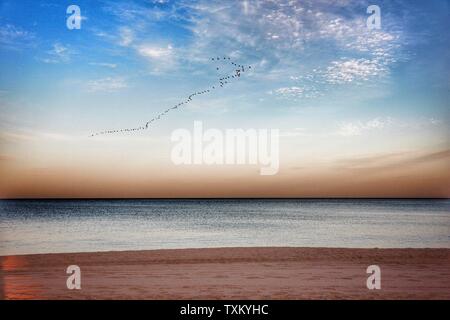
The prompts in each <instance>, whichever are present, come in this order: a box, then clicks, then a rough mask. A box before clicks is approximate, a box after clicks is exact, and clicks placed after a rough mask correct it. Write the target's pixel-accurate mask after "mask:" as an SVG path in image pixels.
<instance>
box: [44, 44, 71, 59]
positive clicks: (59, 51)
mask: <svg viewBox="0 0 450 320" xmlns="http://www.w3.org/2000/svg"><path fill="white" fill-rule="evenodd" d="M73 54H74V52H73V51H72V50H71V49H69V47H68V46H65V45H63V44H61V43H59V42H57V43H54V44H53V46H52V49H51V50H49V51H47V56H46V57H44V58H42V59H41V60H42V62H45V63H66V62H69V61H70V59H71V56H72V55H73Z"/></svg>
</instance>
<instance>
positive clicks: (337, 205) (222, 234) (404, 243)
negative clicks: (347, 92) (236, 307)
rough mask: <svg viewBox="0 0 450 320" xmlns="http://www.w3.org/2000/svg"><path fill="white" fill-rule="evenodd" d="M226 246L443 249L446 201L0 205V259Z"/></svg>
mask: <svg viewBox="0 0 450 320" xmlns="http://www.w3.org/2000/svg"><path fill="white" fill-rule="evenodd" d="M232 246H239V247H249V246H296V247H348V248H375V247H377V248H450V200H404V199H389V200H388V199H370V200H356V199H276V200H275V199H211V200H207V199H201V200H194V199H192V200H169V199H167V200H161V199H158V200H156V199H129V200H128V199H127V200H0V255H14V254H33V253H60V252H94V251H122V250H144V249H169V248H206V247H232Z"/></svg>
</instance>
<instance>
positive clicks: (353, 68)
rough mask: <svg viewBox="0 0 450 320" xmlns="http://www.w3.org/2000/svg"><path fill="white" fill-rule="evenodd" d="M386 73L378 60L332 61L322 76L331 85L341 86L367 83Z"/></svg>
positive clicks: (384, 67) (385, 69)
mask: <svg viewBox="0 0 450 320" xmlns="http://www.w3.org/2000/svg"><path fill="white" fill-rule="evenodd" d="M387 72H388V70H387V68H386V66H385V65H384V64H383V63H381V62H380V61H379V60H378V59H372V60H369V59H363V58H362V59H341V60H337V61H332V62H331V63H330V66H328V67H327V68H326V71H325V73H324V76H325V79H326V81H327V82H329V83H331V84H343V83H351V82H358V81H367V80H369V79H370V78H372V77H376V76H381V75H384V74H386V73H387Z"/></svg>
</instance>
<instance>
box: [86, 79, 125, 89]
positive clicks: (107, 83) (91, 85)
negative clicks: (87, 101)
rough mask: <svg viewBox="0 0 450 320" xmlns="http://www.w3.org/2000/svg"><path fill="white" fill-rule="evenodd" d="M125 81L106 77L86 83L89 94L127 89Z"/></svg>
mask: <svg viewBox="0 0 450 320" xmlns="http://www.w3.org/2000/svg"><path fill="white" fill-rule="evenodd" d="M127 87H128V85H127V83H126V81H125V79H123V78H120V77H106V78H102V79H96V80H90V81H89V82H88V83H87V88H88V91H89V92H113V91H118V90H121V89H125V88H127Z"/></svg>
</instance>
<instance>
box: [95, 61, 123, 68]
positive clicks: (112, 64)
mask: <svg viewBox="0 0 450 320" xmlns="http://www.w3.org/2000/svg"><path fill="white" fill-rule="evenodd" d="M89 64H90V65H91V66H99V67H106V68H111V69H115V68H116V67H117V64H116V63H108V62H90V63H89Z"/></svg>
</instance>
